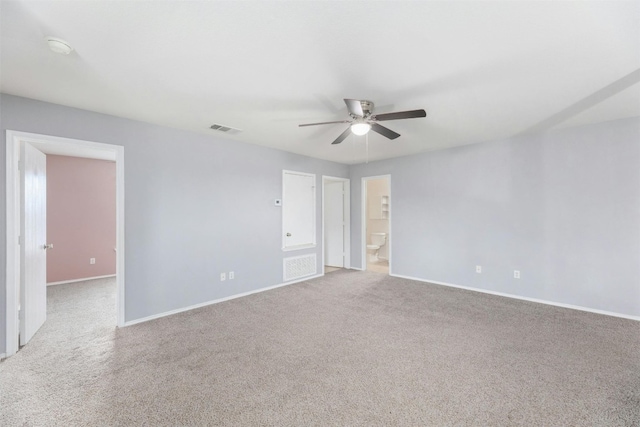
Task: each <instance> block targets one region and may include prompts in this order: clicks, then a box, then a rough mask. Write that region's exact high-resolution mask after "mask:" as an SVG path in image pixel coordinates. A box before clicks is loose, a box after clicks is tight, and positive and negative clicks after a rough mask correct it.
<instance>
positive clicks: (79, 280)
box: [47, 274, 116, 286]
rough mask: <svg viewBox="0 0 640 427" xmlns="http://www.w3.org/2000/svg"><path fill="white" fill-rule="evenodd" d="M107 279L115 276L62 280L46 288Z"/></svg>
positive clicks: (49, 284)
mask: <svg viewBox="0 0 640 427" xmlns="http://www.w3.org/2000/svg"><path fill="white" fill-rule="evenodd" d="M107 277H116V275H115V274H107V275H106V276H94V277H85V278H84V279H73V280H63V281H61V282H51V283H47V286H55V285H66V284H67V283H76V282H84V281H86V280H95V279H106V278H107Z"/></svg>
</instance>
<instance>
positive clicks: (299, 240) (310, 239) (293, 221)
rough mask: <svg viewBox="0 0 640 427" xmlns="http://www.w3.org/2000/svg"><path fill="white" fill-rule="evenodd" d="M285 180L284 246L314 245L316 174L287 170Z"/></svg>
mask: <svg viewBox="0 0 640 427" xmlns="http://www.w3.org/2000/svg"><path fill="white" fill-rule="evenodd" d="M283 181H284V182H283V184H284V185H283V190H282V193H283V194H282V196H283V197H282V198H283V203H282V228H283V229H282V232H283V234H284V236H283V243H284V244H283V247H284V248H285V249H287V248H291V249H295V248H297V247H305V246H313V245H315V243H316V190H315V188H316V187H315V183H316V176H315V175H312V174H305V173H302V172H289V171H286V172H285V173H284V174H283Z"/></svg>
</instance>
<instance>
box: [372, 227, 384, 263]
mask: <svg viewBox="0 0 640 427" xmlns="http://www.w3.org/2000/svg"><path fill="white" fill-rule="evenodd" d="M385 243H387V233H371V244H370V245H367V254H369V262H378V251H379V250H380V247H381V246H384V245H385Z"/></svg>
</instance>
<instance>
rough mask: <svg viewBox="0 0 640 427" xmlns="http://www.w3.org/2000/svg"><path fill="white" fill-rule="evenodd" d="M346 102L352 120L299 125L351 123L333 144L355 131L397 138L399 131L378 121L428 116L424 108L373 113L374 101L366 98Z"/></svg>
mask: <svg viewBox="0 0 640 427" xmlns="http://www.w3.org/2000/svg"><path fill="white" fill-rule="evenodd" d="M344 103H345V104H347V109H348V110H349V116H351V120H338V121H335V122H322V123H307V124H304V125H298V126H299V127H304V126H317V125H329V124H333V123H350V124H351V125H350V126H349V127H348V128H347V130H345V131H344V132H342V134H341V135H340V136H339V137H338V138H336V140H335V141H333V142H332V143H331V144H340V143H341V142H342V141H344V140H345V139H346V138H347V136H349V132H352V133H354V134H355V135H365V134H366V133H367V132H369V131H370V130H372V131H374V132H377V133H379V134H380V135H382V136H385V137H387V138H389V139H396V138H397V137H399V136H400V134H399V133H396V132H394V131H392V130H391V129H389V128H386V127H384V126H382V125H380V124H378V122H383V121H386V120H399V119H414V118H418V117H427V112H426V111H424V110H411V111H398V112H396V113H384V114H373V102H371V101H366V100H357V99H345V100H344Z"/></svg>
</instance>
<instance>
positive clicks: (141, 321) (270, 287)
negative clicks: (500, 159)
mask: <svg viewBox="0 0 640 427" xmlns="http://www.w3.org/2000/svg"><path fill="white" fill-rule="evenodd" d="M322 276H324V273H323V274H316V275H315V276H309V277H305V278H303V279H299V280H295V281H292V282H287V283H280V284H279V285H273V286H267V287H266V288H260V289H256V290H255V291H249V292H243V293H241V294H235V295H231V296H228V297H224V298H218V299H215V300H211V301H207V302H202V303H200V304H194V305H190V306H188V307H183V308H176V309H175V310H170V311H165V312H163V313H158V314H153V315H151V316H147V317H143V318H140V319H136V320H130V321H128V322H126V323H125V324H124V326H132V325H137V324H138V323H143V322H148V321H150V320H155V319H160V318H161V317H167V316H172V315H174V314H178V313H182V312H185V311H189V310H195V309H196V308H200V307H206V306H208V305H213V304H218V303H221V302H225V301H230V300H232V299H236V298H242V297H246V296H249V295H253V294H257V293H260V292H265V291H270V290H272V289H276V288H281V287H283V286H289V285H293V284H294V283H300V282H306V281H307V280H311V279H316V278H318V277H322Z"/></svg>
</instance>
